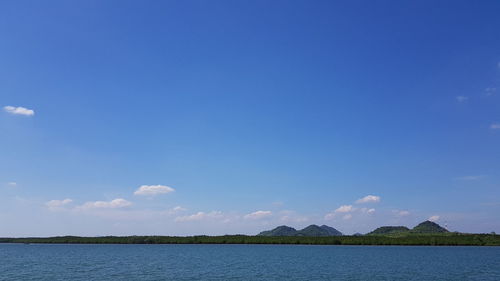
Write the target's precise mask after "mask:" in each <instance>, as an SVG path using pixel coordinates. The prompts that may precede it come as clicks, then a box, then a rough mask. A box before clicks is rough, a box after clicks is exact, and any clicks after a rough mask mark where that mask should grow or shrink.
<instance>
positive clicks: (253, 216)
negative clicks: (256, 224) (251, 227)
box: [244, 211, 273, 220]
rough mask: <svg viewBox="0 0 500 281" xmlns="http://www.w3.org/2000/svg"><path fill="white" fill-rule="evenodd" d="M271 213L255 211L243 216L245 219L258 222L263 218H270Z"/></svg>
mask: <svg viewBox="0 0 500 281" xmlns="http://www.w3.org/2000/svg"><path fill="white" fill-rule="evenodd" d="M272 214H273V213H272V212H271V211H256V212H253V213H250V214H246V215H245V216H244V218H245V219H251V220H260V219H263V218H267V217H270V216H271V215H272Z"/></svg>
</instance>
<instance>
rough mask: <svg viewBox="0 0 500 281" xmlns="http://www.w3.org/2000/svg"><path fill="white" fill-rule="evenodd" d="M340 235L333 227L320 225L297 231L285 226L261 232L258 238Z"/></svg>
mask: <svg viewBox="0 0 500 281" xmlns="http://www.w3.org/2000/svg"><path fill="white" fill-rule="evenodd" d="M341 235H342V233H341V232H340V231H338V230H336V229H335V228H333V227H330V226H327V225H322V226H317V225H315V224H311V225H310V226H308V227H306V228H304V229H301V230H299V231H297V230H296V229H295V228H293V227H289V226H286V225H282V226H278V227H276V228H275V229H272V230H267V231H262V232H261V233H259V234H258V236H308V237H326V236H341Z"/></svg>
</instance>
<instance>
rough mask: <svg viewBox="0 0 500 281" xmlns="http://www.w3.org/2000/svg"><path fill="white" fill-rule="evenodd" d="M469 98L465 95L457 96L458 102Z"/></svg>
mask: <svg viewBox="0 0 500 281" xmlns="http://www.w3.org/2000/svg"><path fill="white" fill-rule="evenodd" d="M468 99H469V98H468V97H466V96H457V101H458V102H466V101H467V100H468Z"/></svg>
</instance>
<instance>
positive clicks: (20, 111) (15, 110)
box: [3, 105, 35, 116]
mask: <svg viewBox="0 0 500 281" xmlns="http://www.w3.org/2000/svg"><path fill="white" fill-rule="evenodd" d="M3 109H4V110H5V111H6V112H8V113H10V114H14V115H25V116H32V115H35V111H34V110H32V109H27V108H25V107H22V106H19V107H15V106H10V105H8V106H4V107H3Z"/></svg>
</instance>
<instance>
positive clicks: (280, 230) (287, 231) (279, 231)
mask: <svg viewBox="0 0 500 281" xmlns="http://www.w3.org/2000/svg"><path fill="white" fill-rule="evenodd" d="M296 235H297V230H296V229H295V228H293V227H289V226H286V225H281V226H278V227H276V228H275V229H273V230H267V231H262V232H261V233H259V234H258V236H296Z"/></svg>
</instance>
